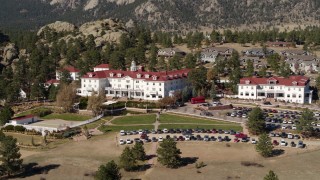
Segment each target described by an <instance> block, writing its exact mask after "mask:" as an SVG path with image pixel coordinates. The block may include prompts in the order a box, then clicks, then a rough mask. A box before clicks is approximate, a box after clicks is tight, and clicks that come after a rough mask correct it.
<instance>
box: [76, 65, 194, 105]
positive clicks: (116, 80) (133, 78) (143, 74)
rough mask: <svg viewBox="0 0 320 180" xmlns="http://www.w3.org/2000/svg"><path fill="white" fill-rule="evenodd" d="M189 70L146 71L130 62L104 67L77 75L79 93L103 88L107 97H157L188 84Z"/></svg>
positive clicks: (154, 98)
mask: <svg viewBox="0 0 320 180" xmlns="http://www.w3.org/2000/svg"><path fill="white" fill-rule="evenodd" d="M188 73H189V69H181V70H174V71H163V72H147V71H144V70H143V67H141V66H140V67H138V66H136V63H135V62H134V61H133V62H132V63H131V67H130V70H127V71H123V70H112V69H110V70H104V71H96V72H89V73H87V74H86V75H84V76H82V77H81V88H79V89H78V90H77V94H78V95H80V96H91V94H92V92H93V91H95V92H101V90H103V91H104V93H105V94H106V96H108V97H128V98H137V99H144V100H159V99H161V98H163V97H166V96H171V95H173V93H174V91H177V90H182V89H183V88H184V87H186V86H187V85H188V83H187V77H188Z"/></svg>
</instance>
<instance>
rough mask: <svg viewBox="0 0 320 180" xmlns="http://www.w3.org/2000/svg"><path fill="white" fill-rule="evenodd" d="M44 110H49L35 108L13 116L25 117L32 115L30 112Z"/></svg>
mask: <svg viewBox="0 0 320 180" xmlns="http://www.w3.org/2000/svg"><path fill="white" fill-rule="evenodd" d="M46 109H49V108H44V107H37V108H33V109H30V110H28V111H25V112H22V113H19V114H15V116H16V117H19V116H25V115H29V114H32V111H34V110H46Z"/></svg>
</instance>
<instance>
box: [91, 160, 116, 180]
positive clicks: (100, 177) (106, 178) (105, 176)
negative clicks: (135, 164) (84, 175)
mask: <svg viewBox="0 0 320 180" xmlns="http://www.w3.org/2000/svg"><path fill="white" fill-rule="evenodd" d="M94 179H95V180H120V179H121V173H120V168H119V167H118V165H117V164H116V163H115V162H114V161H113V160H112V161H110V162H108V163H107V164H106V165H101V166H100V167H99V170H98V171H97V173H96V175H95V177H94Z"/></svg>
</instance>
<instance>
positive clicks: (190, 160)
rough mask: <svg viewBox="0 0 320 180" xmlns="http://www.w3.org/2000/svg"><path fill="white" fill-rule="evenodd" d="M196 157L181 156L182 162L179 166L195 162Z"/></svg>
mask: <svg viewBox="0 0 320 180" xmlns="http://www.w3.org/2000/svg"><path fill="white" fill-rule="evenodd" d="M198 159H199V158H198V157H183V158H181V162H182V163H181V166H180V167H183V166H187V165H189V164H194V163H195V162H197V160H198Z"/></svg>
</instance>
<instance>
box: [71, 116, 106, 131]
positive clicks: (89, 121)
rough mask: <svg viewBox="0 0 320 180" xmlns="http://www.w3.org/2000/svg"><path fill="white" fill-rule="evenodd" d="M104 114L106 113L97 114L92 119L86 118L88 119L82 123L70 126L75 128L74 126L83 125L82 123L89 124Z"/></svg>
mask: <svg viewBox="0 0 320 180" xmlns="http://www.w3.org/2000/svg"><path fill="white" fill-rule="evenodd" d="M103 116H104V114H101V115H99V116H96V117H94V118H92V119H89V120H86V121H83V122H80V123H77V124H75V125H71V126H69V127H70V128H74V127H77V126H82V125H85V124H89V123H92V122H95V121H97V120H99V119H100V118H102V117H103Z"/></svg>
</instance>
